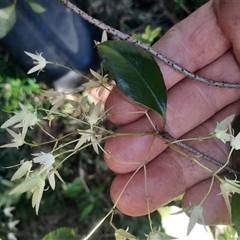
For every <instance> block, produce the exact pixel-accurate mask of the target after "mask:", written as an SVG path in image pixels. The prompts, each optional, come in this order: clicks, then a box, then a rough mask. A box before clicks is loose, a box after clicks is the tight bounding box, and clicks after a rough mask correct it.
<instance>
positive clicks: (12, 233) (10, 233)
mask: <svg viewBox="0 0 240 240" xmlns="http://www.w3.org/2000/svg"><path fill="white" fill-rule="evenodd" d="M13 210H15V207H11V206H9V207H5V208H4V209H3V210H2V211H3V214H4V216H5V217H7V219H8V222H7V224H6V225H7V228H8V229H7V238H8V240H17V237H16V231H17V228H16V225H17V224H18V223H19V222H20V220H14V219H13V218H14V215H13V214H12V211H13Z"/></svg>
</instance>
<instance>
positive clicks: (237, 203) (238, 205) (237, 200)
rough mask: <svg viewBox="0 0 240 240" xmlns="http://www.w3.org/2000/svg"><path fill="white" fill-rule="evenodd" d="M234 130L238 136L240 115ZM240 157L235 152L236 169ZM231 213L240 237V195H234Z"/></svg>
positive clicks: (236, 119)
mask: <svg viewBox="0 0 240 240" xmlns="http://www.w3.org/2000/svg"><path fill="white" fill-rule="evenodd" d="M232 128H233V129H234V135H235V136H236V135H237V134H238V133H239V132H240V115H239V116H237V117H236V118H235V120H234V122H233V125H232ZM239 157H240V151H239V150H238V151H236V150H234V151H233V153H232V162H233V166H234V167H236V165H237V162H238V160H239ZM238 180H239V179H238ZM231 212H232V222H233V225H234V227H235V229H236V231H237V233H238V236H240V194H233V196H232V202H231Z"/></svg>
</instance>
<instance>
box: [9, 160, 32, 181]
mask: <svg viewBox="0 0 240 240" xmlns="http://www.w3.org/2000/svg"><path fill="white" fill-rule="evenodd" d="M31 168H32V161H23V162H22V163H21V167H20V168H19V169H18V170H17V171H16V172H15V173H14V175H13V176H12V178H11V181H14V180H16V179H19V178H21V177H23V176H24V175H25V174H27V175H28V174H29V172H30V170H31Z"/></svg>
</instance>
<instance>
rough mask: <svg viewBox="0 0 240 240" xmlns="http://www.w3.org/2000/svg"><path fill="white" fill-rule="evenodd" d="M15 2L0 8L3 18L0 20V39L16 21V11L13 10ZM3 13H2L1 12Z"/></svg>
mask: <svg viewBox="0 0 240 240" xmlns="http://www.w3.org/2000/svg"><path fill="white" fill-rule="evenodd" d="M15 5H16V2H15V1H14V3H13V4H12V5H10V6H8V7H6V8H3V9H0V10H1V13H2V15H4V16H5V18H1V20H0V39H1V38H3V37H5V36H6V35H7V34H8V32H9V31H10V30H11V29H12V28H13V26H14V24H15V22H16V11H15ZM3 13H4V14H3Z"/></svg>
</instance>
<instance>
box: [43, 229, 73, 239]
mask: <svg viewBox="0 0 240 240" xmlns="http://www.w3.org/2000/svg"><path fill="white" fill-rule="evenodd" d="M53 239H58V240H76V239H77V238H76V234H75V232H74V229H72V228H66V227H63V228H58V229H56V230H54V231H52V232H49V233H48V234H47V235H46V236H44V237H43V239H42V240H53Z"/></svg>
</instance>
